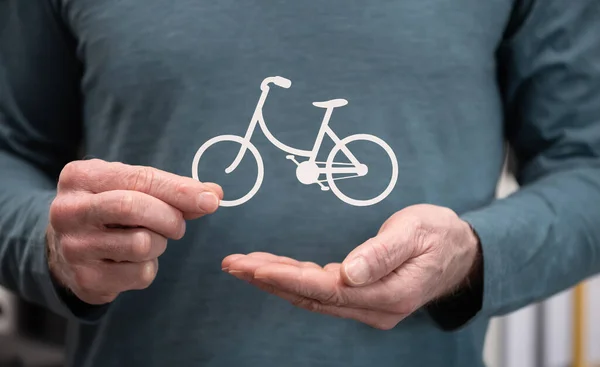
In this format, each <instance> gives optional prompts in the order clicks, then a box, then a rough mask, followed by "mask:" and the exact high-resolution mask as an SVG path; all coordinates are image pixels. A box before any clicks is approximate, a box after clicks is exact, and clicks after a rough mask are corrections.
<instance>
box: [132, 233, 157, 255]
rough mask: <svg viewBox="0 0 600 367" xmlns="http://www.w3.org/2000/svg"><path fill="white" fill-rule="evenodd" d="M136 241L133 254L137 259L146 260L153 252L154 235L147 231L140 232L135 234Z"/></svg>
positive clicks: (133, 245)
mask: <svg viewBox="0 0 600 367" xmlns="http://www.w3.org/2000/svg"><path fill="white" fill-rule="evenodd" d="M134 238H135V240H134V242H133V244H132V253H133V256H134V257H136V258H142V259H145V258H147V257H148V256H150V253H151V252H152V235H151V234H150V233H149V232H146V231H140V232H137V233H136V234H135V237H134Z"/></svg>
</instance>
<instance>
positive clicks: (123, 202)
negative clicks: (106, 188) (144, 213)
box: [117, 192, 135, 216]
mask: <svg viewBox="0 0 600 367" xmlns="http://www.w3.org/2000/svg"><path fill="white" fill-rule="evenodd" d="M117 210H118V211H119V213H120V214H122V215H125V216H131V215H133V214H134V213H135V198H134V197H133V195H132V194H131V193H130V192H124V193H123V194H122V195H121V197H120V198H119V207H118V209H117Z"/></svg>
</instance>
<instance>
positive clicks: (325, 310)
mask: <svg viewBox="0 0 600 367" xmlns="http://www.w3.org/2000/svg"><path fill="white" fill-rule="evenodd" d="M251 284H253V285H254V286H256V287H258V288H259V289H261V290H263V291H265V292H267V293H270V294H273V295H275V296H278V297H280V298H282V299H285V300H286V301H288V302H290V303H292V304H293V305H295V306H296V307H299V308H302V309H305V310H308V311H311V312H316V313H320V314H325V315H329V316H335V317H340V318H344V319H353V320H356V321H359V322H362V323H364V324H367V325H369V326H371V327H374V328H376V329H381V330H389V329H392V328H393V327H394V326H396V325H397V324H398V322H400V321H401V320H402V319H404V318H405V317H406V315H398V314H393V313H388V312H382V311H373V310H367V309H360V308H350V307H342V306H333V305H327V304H323V303H321V302H319V301H317V300H314V299H310V298H306V297H303V296H299V295H297V294H293V293H289V292H285V291H282V290H280V289H278V288H276V287H274V286H272V285H270V284H267V283H264V282H261V281H260V280H256V279H255V280H252V281H251Z"/></svg>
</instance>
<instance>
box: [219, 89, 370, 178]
mask: <svg viewBox="0 0 600 367" xmlns="http://www.w3.org/2000/svg"><path fill="white" fill-rule="evenodd" d="M268 84H269V81H266V82H264V83H263V84H262V85H261V90H262V93H261V95H260V98H259V100H258V103H257V105H256V108H255V110H254V113H253V114H252V119H251V121H250V124H249V125H248V130H247V131H246V134H245V135H244V138H243V143H242V144H241V147H240V150H239V152H238V154H237V156H236V157H235V159H234V160H233V162H232V163H231V165H230V166H229V167H227V168H226V169H225V172H226V173H231V172H233V170H235V169H236V168H237V166H238V165H239V164H240V162H241V161H242V159H243V158H244V155H245V154H246V151H247V150H248V146H249V144H250V139H252V135H253V134H254V130H255V129H256V125H257V124H258V126H259V127H260V129H261V130H262V132H263V134H265V136H266V137H267V139H268V140H269V141H270V142H271V143H272V144H273V145H274V146H276V147H277V148H279V149H280V150H282V151H284V152H286V153H288V154H292V155H297V156H301V157H306V158H308V162H310V163H314V164H317V163H325V162H316V158H317V154H318V153H319V149H320V148H321V144H322V143H323V137H324V136H325V135H327V136H329V138H330V139H331V140H333V142H334V143H335V144H336V145H337V144H339V143H340V141H341V139H340V138H339V137H338V136H337V135H336V134H335V132H334V131H333V130H332V129H331V128H330V127H329V120H330V119H331V114H332V112H333V109H334V108H327V110H326V111H325V116H324V117H323V120H322V122H321V127H320V128H319V132H318V134H317V138H316V139H315V143H314V146H313V149H312V150H303V149H296V148H293V147H290V146H289V145H286V144H284V143H282V142H281V141H279V140H278V139H277V138H276V137H275V136H274V135H273V134H272V133H271V131H270V130H269V129H268V127H267V124H266V122H265V118H264V115H263V112H262V108H263V106H264V104H265V101H266V99H267V96H268V94H269V91H270V87H269V85H268ZM341 151H342V152H344V154H345V155H346V156H347V157H348V159H349V160H350V162H351V163H337V164H340V165H350V164H351V165H352V166H353V167H342V168H330V170H331V171H332V172H333V173H355V174H359V173H360V172H361V171H362V170H361V166H362V165H361V163H360V162H359V161H358V159H356V157H355V156H354V155H353V154H352V152H350V150H349V149H348V148H347V147H346V146H342V147H341ZM318 170H319V172H320V173H325V168H324V167H323V168H321V167H319V169H318Z"/></svg>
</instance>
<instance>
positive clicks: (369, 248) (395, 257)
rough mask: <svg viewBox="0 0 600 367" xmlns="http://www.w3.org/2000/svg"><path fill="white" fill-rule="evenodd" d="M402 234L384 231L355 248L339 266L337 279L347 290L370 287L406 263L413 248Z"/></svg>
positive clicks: (395, 231) (392, 227)
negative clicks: (353, 287)
mask: <svg viewBox="0 0 600 367" xmlns="http://www.w3.org/2000/svg"><path fill="white" fill-rule="evenodd" d="M406 237H407V236H406V234H405V233H404V231H402V230H401V231H397V230H394V226H391V227H388V228H387V229H386V230H384V231H382V232H380V233H379V234H378V235H377V236H376V237H373V238H371V239H369V240H368V241H366V242H365V243H363V244H362V245H360V246H358V247H357V248H355V249H354V250H353V251H352V252H350V254H349V255H348V256H347V257H346V259H345V260H344V261H343V262H342V269H341V275H342V279H343V280H344V282H345V283H346V284H347V285H349V286H365V285H369V284H372V283H374V282H376V281H378V280H379V279H381V278H383V277H384V276H386V275H388V274H389V273H391V272H392V271H393V270H394V269H396V268H397V267H399V266H400V265H402V264H403V263H404V262H405V261H407V260H408V259H410V258H411V257H412V256H413V253H414V244H412V243H411V242H409V241H407V240H406Z"/></svg>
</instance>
